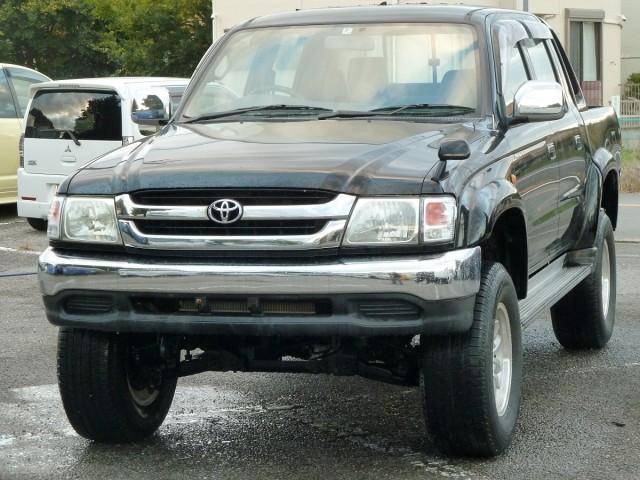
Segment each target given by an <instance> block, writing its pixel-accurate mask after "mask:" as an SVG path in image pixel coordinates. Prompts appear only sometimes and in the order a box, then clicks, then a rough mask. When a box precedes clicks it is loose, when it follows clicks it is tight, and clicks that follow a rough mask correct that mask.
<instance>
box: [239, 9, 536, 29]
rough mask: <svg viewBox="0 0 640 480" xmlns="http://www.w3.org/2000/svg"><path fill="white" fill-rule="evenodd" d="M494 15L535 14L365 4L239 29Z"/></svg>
mask: <svg viewBox="0 0 640 480" xmlns="http://www.w3.org/2000/svg"><path fill="white" fill-rule="evenodd" d="M491 14H500V15H518V16H527V17H530V18H531V19H537V20H538V21H540V20H539V19H538V17H536V16H535V15H532V14H530V13H527V12H522V11H517V10H505V9H497V8H487V7H478V6H466V5H415V4H414V5H410V4H401V5H377V6H362V7H358V6H356V7H329V8H318V9H306V10H299V11H295V12H286V13H277V14H273V15H267V16H263V17H258V18H254V19H252V20H249V21H247V22H245V23H244V24H243V25H241V26H240V27H239V28H262V27H282V26H292V25H323V24H335V23H350V24H357V23H403V22H406V23H419V22H453V23H478V24H480V23H483V22H484V20H485V19H486V17H487V16H489V15H491Z"/></svg>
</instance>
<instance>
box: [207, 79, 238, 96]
mask: <svg viewBox="0 0 640 480" xmlns="http://www.w3.org/2000/svg"><path fill="white" fill-rule="evenodd" d="M210 86H211V87H214V88H217V89H218V90H220V91H221V92H223V93H224V94H225V95H227V96H228V97H231V98H232V99H233V100H238V99H239V98H240V96H239V95H238V94H237V93H236V92H234V91H233V90H231V89H230V88H229V87H227V86H226V85H224V84H222V83H219V82H212V83H211V84H210Z"/></svg>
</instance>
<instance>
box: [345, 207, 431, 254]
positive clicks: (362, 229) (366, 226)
mask: <svg viewBox="0 0 640 480" xmlns="http://www.w3.org/2000/svg"><path fill="white" fill-rule="evenodd" d="M419 212H420V199H419V198H417V197H416V198H361V199H359V200H358V203H357V204H356V208H354V210H353V213H352V214H351V218H350V219H349V225H348V226H347V233H346V234H345V239H344V244H346V245H380V244H391V243H393V244H398V243H400V244H417V243H418V237H419V232H420V226H419V223H418V222H419V220H418V219H419V217H420V215H419Z"/></svg>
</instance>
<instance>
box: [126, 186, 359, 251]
mask: <svg viewBox="0 0 640 480" xmlns="http://www.w3.org/2000/svg"><path fill="white" fill-rule="evenodd" d="M154 192H156V193H153V195H151V194H150V193H149V191H145V195H146V196H141V195H142V194H141V192H137V193H134V194H131V195H128V194H126V195H120V196H118V197H116V213H117V216H118V223H119V226H120V232H121V234H122V238H123V240H124V243H125V245H126V246H128V247H133V248H145V249H157V250H163V249H164V250H189V249H194V250H311V249H319V248H332V247H338V246H339V245H340V242H341V240H342V234H343V232H344V229H345V226H346V222H347V218H348V216H349V214H350V213H351V209H352V207H353V204H354V203H355V200H356V197H354V196H352V195H345V194H335V193H330V192H324V191H320V190H317V191H310V190H300V191H298V192H299V193H297V194H296V193H295V192H296V191H295V190H259V192H260V193H261V194H262V196H258V195H257V194H254V193H255V192H258V190H248V192H249V193H248V194H247V193H245V194H244V196H243V194H242V191H231V190H227V189H220V190H215V191H214V190H203V191H202V192H199V193H198V192H196V191H195V190H192V189H186V190H185V191H184V192H182V193H180V194H179V193H176V192H177V191H172V190H170V191H167V192H165V193H167V194H169V195H168V197H167V198H164V200H165V201H166V203H163V204H162V205H159V204H155V203H151V202H159V200H160V194H159V193H157V192H161V191H154ZM212 192H215V193H219V194H220V196H218V197H211V196H209V195H210V194H211V193H212ZM265 192H270V193H269V194H266V193H265ZM274 192H276V193H277V194H278V195H279V196H278V195H276V193H274ZM283 192H284V193H283ZM318 192H321V193H318ZM234 193H236V194H237V195H235V196H234V195H233V194H234ZM269 195H271V196H270V197H269ZM221 198H230V199H233V200H236V201H238V202H240V203H241V204H242V206H243V215H242V218H241V219H240V220H239V221H238V222H235V223H231V224H225V225H221V224H218V223H216V222H213V221H212V220H210V219H209V217H208V214H207V209H208V206H209V205H210V204H211V203H213V202H214V201H216V200H219V199H221ZM249 198H250V199H251V200H246V199H249ZM243 199H245V200H244V202H247V203H243ZM285 199H289V200H290V201H291V202H292V203H289V204H281V203H278V202H283V201H284V200H285ZM301 199H302V200H301ZM310 199H315V200H322V202H319V203H301V202H302V201H303V200H304V202H309V201H310ZM205 200H206V202H208V203H205ZM209 200H210V201H209ZM139 201H144V202H148V203H139ZM272 202H273V203H272Z"/></svg>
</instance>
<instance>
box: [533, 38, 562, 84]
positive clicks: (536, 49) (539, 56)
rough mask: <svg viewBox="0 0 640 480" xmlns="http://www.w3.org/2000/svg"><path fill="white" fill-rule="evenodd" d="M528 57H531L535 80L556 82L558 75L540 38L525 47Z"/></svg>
mask: <svg viewBox="0 0 640 480" xmlns="http://www.w3.org/2000/svg"><path fill="white" fill-rule="evenodd" d="M527 52H528V53H529V58H530V59H531V65H532V67H533V74H534V75H535V78H536V80H542V81H545V82H557V81H558V77H557V76H556V73H555V71H554V70H553V65H552V63H551V59H550V58H549V52H548V51H547V46H546V45H545V42H544V41H542V40H540V41H538V42H537V43H536V44H535V45H534V46H531V47H529V48H527Z"/></svg>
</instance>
